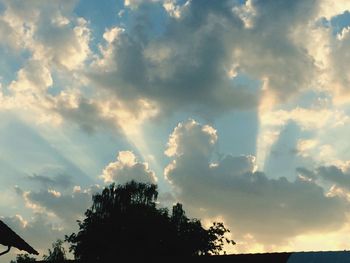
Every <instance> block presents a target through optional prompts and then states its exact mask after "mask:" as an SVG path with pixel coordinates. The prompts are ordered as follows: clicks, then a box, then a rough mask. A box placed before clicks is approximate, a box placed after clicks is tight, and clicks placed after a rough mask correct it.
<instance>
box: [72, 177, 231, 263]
mask: <svg viewBox="0 0 350 263" xmlns="http://www.w3.org/2000/svg"><path fill="white" fill-rule="evenodd" d="M157 197H158V191H157V186H156V185H154V184H144V183H137V182H134V181H131V182H129V183H126V184H125V185H115V184H111V185H110V186H109V187H106V188H105V189H104V190H103V191H102V193H101V194H96V195H94V196H93V205H92V207H91V208H90V209H88V210H87V211H86V212H85V216H86V217H85V219H84V220H83V221H78V223H79V232H78V233H73V234H71V235H70V236H67V237H66V240H67V241H68V242H69V243H70V244H71V246H70V251H71V252H73V253H74V255H75V257H76V259H80V260H82V261H86V262H88V261H90V262H107V260H111V259H115V258H116V257H119V256H127V255H128V256H133V255H135V254H136V255H142V256H143V257H147V256H148V257H152V256H165V255H166V256H169V255H176V256H195V255H209V254H218V253H220V252H221V251H222V249H223V246H224V244H225V243H231V244H234V242H233V241H231V240H229V239H226V238H225V234H226V233H228V232H229V230H228V229H226V228H225V227H224V225H223V224H222V223H214V224H213V226H211V227H210V228H209V229H208V230H206V229H204V228H203V226H202V224H201V222H200V221H199V220H197V219H189V218H187V217H186V214H185V211H184V210H183V208H182V205H181V204H176V205H175V206H174V207H173V209H172V213H171V215H170V214H169V212H168V210H167V209H164V208H157V206H156V201H157Z"/></svg>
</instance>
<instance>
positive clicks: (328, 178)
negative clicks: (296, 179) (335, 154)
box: [297, 165, 350, 191]
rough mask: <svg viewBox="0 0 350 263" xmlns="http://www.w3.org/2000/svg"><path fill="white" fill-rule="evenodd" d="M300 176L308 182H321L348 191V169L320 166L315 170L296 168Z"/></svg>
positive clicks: (349, 188)
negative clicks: (308, 180) (307, 179)
mask: <svg viewBox="0 0 350 263" xmlns="http://www.w3.org/2000/svg"><path fill="white" fill-rule="evenodd" d="M297 171H298V172H299V173H300V175H302V176H304V177H306V178H309V179H310V180H323V181H325V182H327V183H330V184H333V185H336V186H337V187H339V188H343V189H346V190H347V191H350V171H349V168H348V167H347V169H344V170H343V169H341V168H340V167H337V166H335V165H330V166H320V167H317V168H316V169H315V170H309V169H306V168H304V167H299V168H297Z"/></svg>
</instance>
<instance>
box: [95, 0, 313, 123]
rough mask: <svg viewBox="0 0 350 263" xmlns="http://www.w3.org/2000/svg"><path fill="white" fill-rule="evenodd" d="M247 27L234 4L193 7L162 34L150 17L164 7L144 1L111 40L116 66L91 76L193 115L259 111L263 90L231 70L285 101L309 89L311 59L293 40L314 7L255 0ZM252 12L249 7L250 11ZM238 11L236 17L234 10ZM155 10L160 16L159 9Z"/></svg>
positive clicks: (129, 96)
mask: <svg viewBox="0 0 350 263" xmlns="http://www.w3.org/2000/svg"><path fill="white" fill-rule="evenodd" d="M252 3H253V4H252V7H251V9H252V10H251V11H250V12H252V13H253V14H252V15H251V16H252V18H251V20H252V27H251V28H247V27H246V26H245V24H244V20H242V17H241V13H240V12H239V10H240V8H243V7H244V5H243V6H241V5H239V4H237V3H235V2H233V1H220V2H215V3H214V2H213V1H196V0H194V1H190V2H189V3H188V4H187V5H186V6H185V7H183V9H182V12H181V16H180V17H179V18H174V17H168V18H167V20H166V21H165V22H164V23H163V25H164V28H162V30H161V33H158V34H156V32H155V28H154V25H153V24H152V21H150V20H149V16H147V14H148V13H149V12H151V10H153V9H152V8H155V7H156V6H157V5H160V3H149V2H147V3H143V4H142V3H138V8H136V9H132V11H131V15H132V18H133V20H132V21H133V27H132V28H131V29H129V28H128V29H127V30H125V31H124V32H121V33H119V34H118V35H117V37H115V39H113V40H112V39H110V40H109V43H108V44H107V48H108V49H109V50H110V51H111V53H108V55H109V59H110V60H111V61H110V64H109V66H108V67H107V70H106V68H102V69H100V70H99V69H98V68H95V69H96V70H95V71H94V72H91V74H90V78H91V79H92V80H93V81H94V82H95V84H96V85H98V86H103V87H105V88H107V89H109V90H111V91H113V92H115V94H116V95H117V96H118V97H120V98H123V99H124V100H127V101H131V102H132V101H133V100H136V99H140V98H147V99H150V100H152V101H156V102H157V103H158V104H159V105H160V107H161V108H162V110H163V111H162V112H169V111H173V110H191V111H194V112H196V113H199V114H202V115H204V116H205V117H208V116H211V115H213V114H214V115H215V114H218V113H221V112H223V111H227V110H230V109H246V108H252V107H255V106H256V105H257V103H258V100H259V96H260V95H259V94H260V92H257V91H256V90H252V89H249V87H240V86H238V85H236V84H234V82H233V81H232V80H231V79H230V78H229V77H228V71H229V70H230V69H231V68H232V65H235V66H234V70H236V71H237V72H238V74H240V73H245V74H247V75H248V76H250V77H253V78H256V79H259V80H261V81H265V82H266V83H265V84H266V85H267V88H268V89H269V90H270V91H271V92H272V93H275V94H276V95H277V97H278V98H279V99H281V100H286V99H288V98H289V97H290V96H291V95H293V94H295V93H296V92H298V91H299V90H304V89H306V88H308V86H309V84H310V81H309V80H310V78H311V76H312V74H313V71H314V65H313V60H312V58H311V57H310V56H309V55H308V54H307V52H306V51H305V50H303V49H302V47H300V46H298V45H297V44H296V43H295V42H293V40H292V39H291V36H290V33H291V30H293V27H294V26H297V25H299V24H300V23H303V22H305V21H306V20H307V19H309V18H310V17H311V16H312V15H313V13H314V12H315V9H316V8H317V5H316V4H315V3H314V1H293V2H286V1H253V2H252ZM246 8H247V7H246ZM235 10H236V11H237V10H238V11H237V12H234V11H235ZM153 11H154V10H153Z"/></svg>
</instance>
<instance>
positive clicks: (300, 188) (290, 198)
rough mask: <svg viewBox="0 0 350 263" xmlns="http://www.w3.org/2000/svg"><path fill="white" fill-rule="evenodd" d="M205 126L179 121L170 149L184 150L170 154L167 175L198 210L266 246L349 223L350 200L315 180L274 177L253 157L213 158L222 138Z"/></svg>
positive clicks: (233, 230) (186, 200)
mask: <svg viewBox="0 0 350 263" xmlns="http://www.w3.org/2000/svg"><path fill="white" fill-rule="evenodd" d="M184 127H187V128H184ZM205 127H208V126H204V125H201V124H199V123H197V122H195V121H193V120H191V121H188V122H185V123H182V124H179V125H178V127H177V128H175V130H174V132H173V133H172V134H171V136H170V140H169V144H168V150H169V149H174V148H175V149H182V150H181V151H173V150H171V151H170V153H168V155H169V156H170V157H172V158H173V161H172V162H171V163H170V164H169V165H168V166H167V167H166V169H165V176H166V178H167V179H168V180H169V181H170V182H171V183H172V184H173V186H174V187H175V188H176V190H177V197H178V198H179V199H180V200H181V201H182V202H184V203H185V204H186V205H188V206H190V207H191V211H192V213H195V214H197V215H200V216H201V217H203V216H207V217H214V218H215V217H218V216H221V217H222V218H223V219H224V221H225V222H226V223H227V224H228V225H229V227H230V228H231V229H232V232H233V234H234V235H235V236H236V238H237V239H242V238H243V237H244V236H247V235H249V236H252V237H253V238H254V239H255V240H256V241H257V242H258V243H263V244H264V245H265V246H268V245H272V244H280V243H281V242H283V241H288V239H290V238H292V237H295V236H297V235H300V234H302V233H312V232H322V231H331V230H335V229H338V227H339V225H343V224H344V223H345V222H346V211H347V207H348V205H347V202H346V200H344V199H342V198H340V197H337V196H328V195H327V194H326V193H325V190H324V189H323V188H322V187H321V186H319V185H317V184H316V183H314V182H313V181H308V180H302V179H300V178H297V179H296V180H294V181H289V180H287V179H286V178H284V177H280V178H278V179H270V178H268V177H267V175H265V174H264V173H262V172H257V171H255V170H256V163H255V158H254V157H253V156H239V157H234V156H231V155H224V156H223V157H222V158H220V159H219V160H216V161H215V160H213V146H212V145H213V144H215V143H216V141H217V138H216V136H214V134H215V132H210V133H208V130H211V131H215V129H214V128H212V127H210V128H205ZM191 138H192V139H193V143H192V144H188V142H189V141H191ZM208 149H209V151H208Z"/></svg>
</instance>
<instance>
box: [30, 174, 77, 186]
mask: <svg viewBox="0 0 350 263" xmlns="http://www.w3.org/2000/svg"><path fill="white" fill-rule="evenodd" d="M27 178H28V180H30V181H32V182H37V183H40V184H41V185H42V186H44V187H45V188H47V187H54V188H56V187H59V188H68V187H70V186H72V185H73V182H72V178H71V177H70V176H68V175H65V174H58V175H55V176H46V175H40V174H33V175H31V176H28V177H27Z"/></svg>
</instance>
